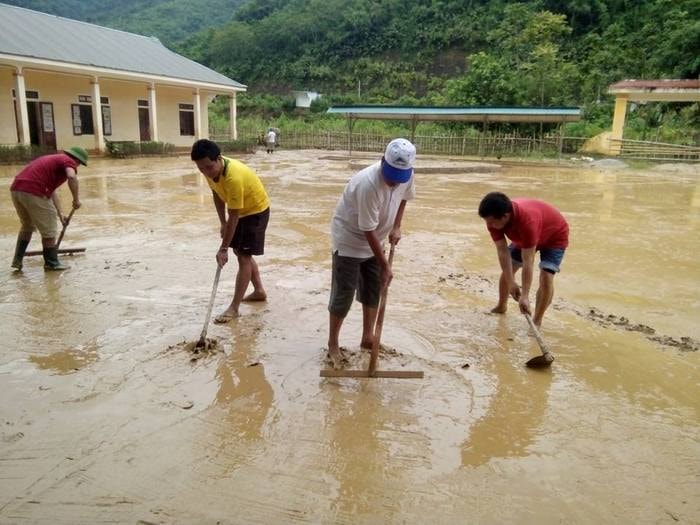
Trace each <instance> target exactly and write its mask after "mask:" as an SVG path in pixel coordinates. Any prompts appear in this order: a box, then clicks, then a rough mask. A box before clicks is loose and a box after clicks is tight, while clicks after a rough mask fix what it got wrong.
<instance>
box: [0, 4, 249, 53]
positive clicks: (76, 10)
mask: <svg viewBox="0 0 700 525" xmlns="http://www.w3.org/2000/svg"><path fill="white" fill-rule="evenodd" d="M0 1H2V2H3V3H6V4H11V5H17V6H20V7H26V8H27V9H34V10H35V11H41V12H43V13H51V14H54V15H59V16H63V17H66V18H73V19H75V20H82V21H83V22H90V23H93V24H98V25H101V26H106V27H111V28H113V29H121V30H123V31H129V32H131V33H138V34H141V35H146V36H156V37H158V38H159V39H160V40H161V41H162V42H163V43H164V44H165V45H167V46H168V47H171V48H172V47H175V46H177V44H179V43H180V42H182V41H183V40H185V39H187V38H190V37H191V36H192V35H193V34H194V33H197V32H198V31H202V30H203V29H207V28H210V27H218V26H220V25H222V24H224V23H226V22H227V21H229V20H231V19H232V18H233V13H234V11H235V10H236V7H238V6H239V5H240V4H241V3H243V1H244V0H116V1H115V0H112V1H109V0H0Z"/></svg>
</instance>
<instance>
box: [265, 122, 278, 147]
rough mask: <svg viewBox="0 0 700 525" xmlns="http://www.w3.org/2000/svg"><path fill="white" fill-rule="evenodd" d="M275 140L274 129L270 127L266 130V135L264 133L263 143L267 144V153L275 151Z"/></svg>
mask: <svg viewBox="0 0 700 525" xmlns="http://www.w3.org/2000/svg"><path fill="white" fill-rule="evenodd" d="M276 142H277V133H275V130H274V129H272V128H270V129H269V130H267V135H265V144H266V146H267V152H268V153H274V152H275V143H276Z"/></svg>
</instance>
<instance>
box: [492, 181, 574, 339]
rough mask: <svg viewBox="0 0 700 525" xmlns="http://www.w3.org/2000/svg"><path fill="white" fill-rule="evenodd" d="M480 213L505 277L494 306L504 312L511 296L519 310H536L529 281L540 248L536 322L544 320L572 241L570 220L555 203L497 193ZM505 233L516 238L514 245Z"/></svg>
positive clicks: (500, 312) (510, 237) (500, 283)
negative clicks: (519, 275) (517, 275)
mask: <svg viewBox="0 0 700 525" xmlns="http://www.w3.org/2000/svg"><path fill="white" fill-rule="evenodd" d="M479 216H480V217H481V218H482V219H484V221H486V227H487V228H488V230H489V233H490V234H491V238H492V239H493V242H494V243H495V244H496V252H497V253H498V262H499V263H500V265H501V270H502V273H501V278H500V281H499V283H498V304H497V305H496V306H495V308H493V310H491V311H492V312H494V313H499V314H502V313H505V311H506V310H507V308H508V296H509V295H510V296H511V297H513V299H515V300H516V301H518V305H519V307H520V311H521V312H523V313H527V314H531V315H532V312H531V310H530V286H531V284H532V275H533V267H534V261H535V252H536V251H539V252H540V285H539V288H538V289H537V295H536V301H535V314H534V315H533V316H532V320H533V322H534V323H535V324H536V325H537V326H541V325H542V317H544V313H545V311H546V310H547V307H548V306H549V305H550V304H551V303H552V297H553V295H554V275H555V274H556V273H557V272H559V266H560V265H561V261H562V259H563V258H564V251H565V250H566V247H567V246H568V245H569V225H568V223H567V222H566V219H564V217H563V216H562V214H561V213H560V212H559V210H557V209H556V208H555V207H554V206H552V205H550V204H547V203H546V202H543V201H539V200H535V199H513V200H511V199H509V198H508V197H507V196H506V195H505V194H503V193H500V192H492V193H489V194H488V195H486V196H485V197H484V198H483V199H482V201H481V203H480V204H479ZM506 237H508V238H509V239H510V240H511V244H510V246H509V245H508V244H507V243H506ZM521 266H522V269H523V275H522V289H521V288H520V287H519V286H518V284H517V283H516V282H515V272H517V271H518V269H519V268H520V267H521Z"/></svg>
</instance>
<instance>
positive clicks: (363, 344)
mask: <svg viewBox="0 0 700 525" xmlns="http://www.w3.org/2000/svg"><path fill="white" fill-rule="evenodd" d="M373 345H374V338H373V337H368V338H363V339H362V341H360V348H367V349H368V350H371V349H372V346H373Z"/></svg>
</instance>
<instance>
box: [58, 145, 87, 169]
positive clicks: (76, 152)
mask: <svg viewBox="0 0 700 525" xmlns="http://www.w3.org/2000/svg"><path fill="white" fill-rule="evenodd" d="M63 153H67V154H68V155H70V156H71V157H73V158H74V159H75V160H77V161H78V162H80V164H82V165H83V166H87V160H88V153H87V151H85V150H84V149H83V148H81V147H78V146H73V147H72V148H68V149H64V150H63Z"/></svg>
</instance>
